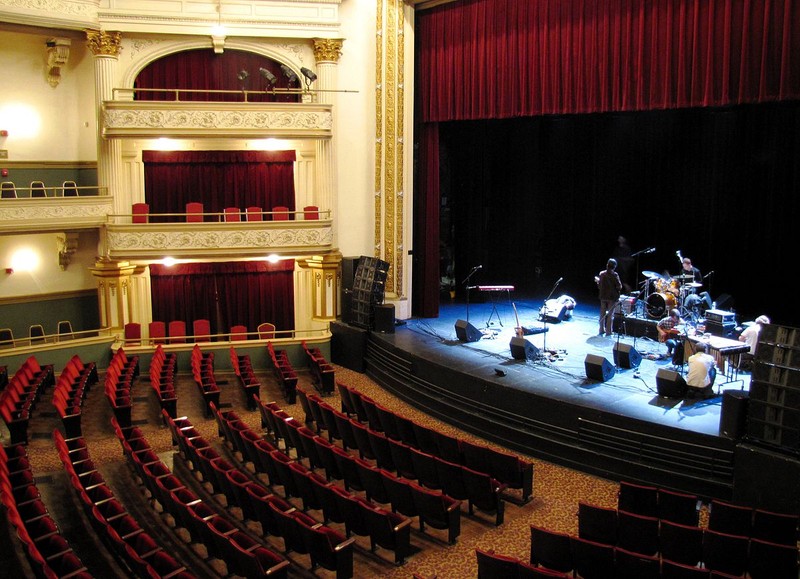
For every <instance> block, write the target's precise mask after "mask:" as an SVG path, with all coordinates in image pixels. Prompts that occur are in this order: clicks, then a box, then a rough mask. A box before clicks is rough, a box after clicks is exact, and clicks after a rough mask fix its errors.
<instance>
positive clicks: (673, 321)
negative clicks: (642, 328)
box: [656, 308, 684, 364]
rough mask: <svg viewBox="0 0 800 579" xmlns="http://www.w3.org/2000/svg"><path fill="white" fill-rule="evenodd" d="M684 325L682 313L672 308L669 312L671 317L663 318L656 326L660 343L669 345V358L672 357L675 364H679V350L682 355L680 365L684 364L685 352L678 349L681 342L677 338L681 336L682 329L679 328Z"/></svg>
mask: <svg viewBox="0 0 800 579" xmlns="http://www.w3.org/2000/svg"><path fill="white" fill-rule="evenodd" d="M683 323H684V321H683V319H681V313H680V311H678V309H677V308H672V309H671V310H670V311H669V315H668V316H667V317H666V318H661V319H660V320H659V321H658V324H656V330H657V331H658V341H659V342H662V343H664V344H666V345H667V356H671V357H672V359H673V362H672V363H673V364H677V363H678V362H676V359H677V358H678V351H679V350H680V353H681V356H680V363H683V355H682V354H683V351H682V350H681V348H679V347H678V344H679V343H680V341H679V340H678V339H677V336H678V335H679V334H680V328H679V327H678V326H680V325H682V324H683Z"/></svg>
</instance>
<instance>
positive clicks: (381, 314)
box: [374, 304, 394, 334]
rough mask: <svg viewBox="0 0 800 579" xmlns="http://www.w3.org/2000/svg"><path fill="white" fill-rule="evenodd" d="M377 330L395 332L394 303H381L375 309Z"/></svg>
mask: <svg viewBox="0 0 800 579" xmlns="http://www.w3.org/2000/svg"><path fill="white" fill-rule="evenodd" d="M374 322H375V331H376V332H381V333H384V334H394V304H381V305H378V306H375V309H374Z"/></svg>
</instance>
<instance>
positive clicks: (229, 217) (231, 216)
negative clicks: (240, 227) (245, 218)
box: [224, 207, 242, 222]
mask: <svg viewBox="0 0 800 579" xmlns="http://www.w3.org/2000/svg"><path fill="white" fill-rule="evenodd" d="M224 212H225V221H227V222H231V221H241V220H242V212H241V211H240V210H239V208H238V207H226V208H225V210H224Z"/></svg>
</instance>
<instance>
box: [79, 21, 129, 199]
mask: <svg viewBox="0 0 800 579" xmlns="http://www.w3.org/2000/svg"><path fill="white" fill-rule="evenodd" d="M121 40H122V33H121V32H106V31H104V30H87V31H86V45H87V46H88V47H89V50H91V51H92V54H93V55H94V93H95V104H96V107H97V131H98V134H97V184H98V185H99V186H101V187H106V188H107V190H108V194H109V195H112V196H113V197H114V213H130V209H131V200H130V199H129V198H128V196H127V195H125V196H123V192H124V191H125V190H126V189H125V188H124V187H122V186H121V179H122V174H123V171H122V142H121V141H120V140H119V139H105V138H104V137H103V134H102V131H103V119H102V110H103V109H102V107H103V101H107V100H113V98H114V83H115V82H116V78H117V76H116V73H117V62H118V60H119V52H120V42H121Z"/></svg>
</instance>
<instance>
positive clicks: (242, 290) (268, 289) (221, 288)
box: [150, 260, 294, 333]
mask: <svg viewBox="0 0 800 579" xmlns="http://www.w3.org/2000/svg"><path fill="white" fill-rule="evenodd" d="M293 271H294V260H286V261H281V262H278V263H277V264H270V263H266V262H232V263H192V264H181V265H175V266H171V267H166V266H163V265H158V264H153V265H151V266H150V283H151V288H152V302H153V319H154V320H161V321H164V322H167V323H168V322H170V321H172V320H183V321H185V322H186V327H187V331H189V332H190V331H191V330H189V328H191V327H192V322H193V321H194V320H197V319H207V320H210V321H211V329H212V332H213V333H227V332H229V331H230V328H231V326H234V325H237V324H243V325H245V326H247V328H248V330H249V331H251V332H255V331H256V328H257V327H258V325H259V324H260V323H262V322H272V323H273V324H275V326H276V327H277V329H279V330H291V329H294V289H293V288H294V278H293Z"/></svg>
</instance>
